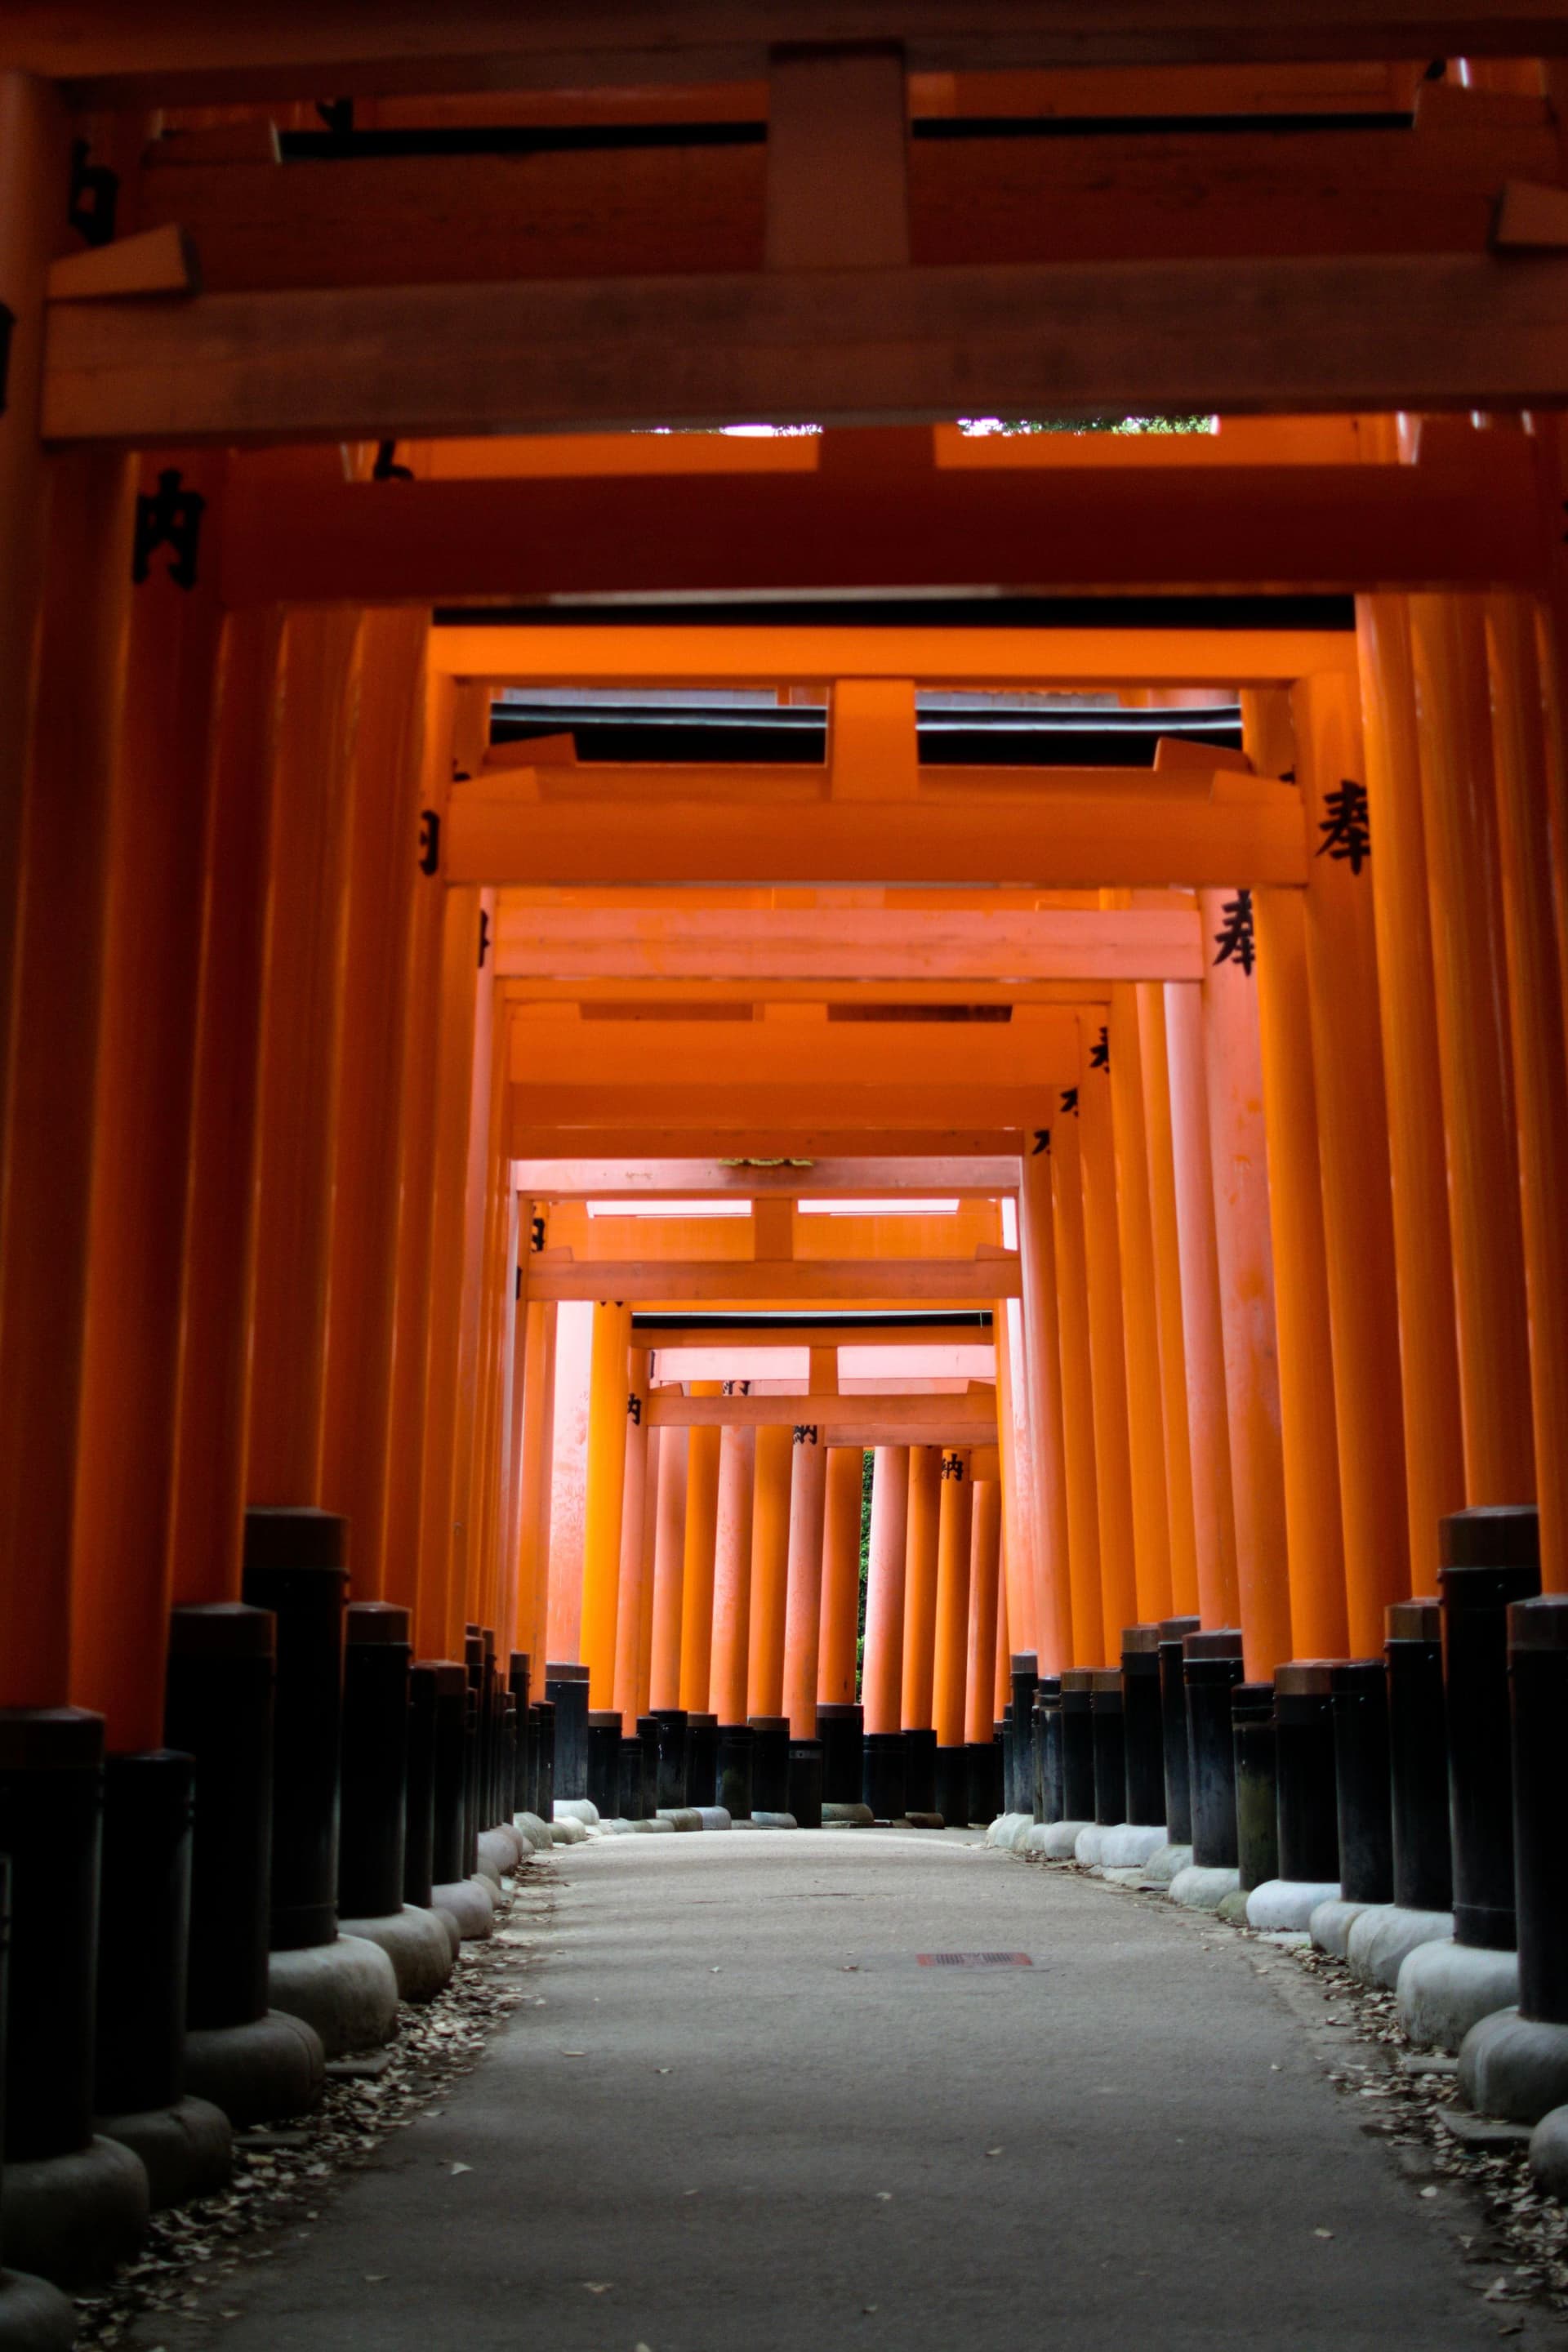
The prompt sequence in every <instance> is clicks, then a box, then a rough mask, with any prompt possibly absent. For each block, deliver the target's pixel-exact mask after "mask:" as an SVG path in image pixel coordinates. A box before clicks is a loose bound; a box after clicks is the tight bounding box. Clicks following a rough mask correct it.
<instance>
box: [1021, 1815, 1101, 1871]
mask: <svg viewBox="0 0 1568 2352" xmlns="http://www.w3.org/2000/svg"><path fill="white" fill-rule="evenodd" d="M1041 1826H1042V1827H1043V1829H1044V1831H1045V1836H1044V1838H1043V1839H1042V1841H1041V1843H1039V1844H1038V1845H1037V1846H1036V1847H1035V1848H1034V1849H1033V1851H1034V1852H1035V1853H1043V1854H1044V1855H1045V1857H1046V1860H1047V1862H1071V1861H1073V1860H1074V1859H1075V1858H1076V1856H1077V1853H1078V1842H1079V1838H1080V1837H1081V1836H1082V1835H1083V1832H1084V1831H1085V1830H1089V1829H1092V1828H1093V1827H1094V1823H1093V1822H1043V1823H1042V1824H1041Z"/></svg>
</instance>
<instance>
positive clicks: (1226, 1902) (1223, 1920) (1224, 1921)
mask: <svg viewBox="0 0 1568 2352" xmlns="http://www.w3.org/2000/svg"><path fill="white" fill-rule="evenodd" d="M1214 1916H1215V1918H1216V1919H1217V1920H1218V1921H1219V1923H1220V1925H1221V1926H1222V1927H1246V1925H1247V1896H1246V1895H1245V1894H1244V1893H1243V1892H1242V1890H1241V1888H1240V1887H1239V1886H1233V1887H1232V1888H1231V1890H1230V1893H1229V1894H1228V1895H1221V1896H1220V1898H1219V1901H1218V1902H1217V1903H1216V1904H1215V1907H1214ZM1299 1940H1300V1942H1301V1943H1303V1944H1304V1943H1305V1942H1306V1940H1307V1938H1306V1937H1305V1936H1302V1937H1300V1939H1299Z"/></svg>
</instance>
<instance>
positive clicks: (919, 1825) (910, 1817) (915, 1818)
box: [899, 1813, 947, 1830]
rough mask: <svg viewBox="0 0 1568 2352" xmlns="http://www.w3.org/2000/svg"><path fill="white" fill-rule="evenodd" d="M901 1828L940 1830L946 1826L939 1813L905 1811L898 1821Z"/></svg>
mask: <svg viewBox="0 0 1568 2352" xmlns="http://www.w3.org/2000/svg"><path fill="white" fill-rule="evenodd" d="M899 1827H900V1829H901V1830H941V1829H945V1828H946V1827H947V1823H946V1822H944V1821H943V1820H942V1815H941V1814H940V1813H905V1814H904V1815H903V1817H902V1818H901V1820H900V1822H899Z"/></svg>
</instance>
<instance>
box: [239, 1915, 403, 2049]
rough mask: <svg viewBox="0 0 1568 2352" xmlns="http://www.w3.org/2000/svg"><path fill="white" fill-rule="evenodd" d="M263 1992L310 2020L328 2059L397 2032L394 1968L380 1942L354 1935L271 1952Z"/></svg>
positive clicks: (380, 2041) (378, 2045)
mask: <svg viewBox="0 0 1568 2352" xmlns="http://www.w3.org/2000/svg"><path fill="white" fill-rule="evenodd" d="M267 1997H268V2000H269V2001H270V2002H271V2004H272V2007H273V2008H274V2009H286V2010H287V2011H289V2015H290V2016H291V2017H302V2018H303V2019H304V2020H305V2022H306V2023H307V2025H313V2026H314V2027H315V2029H316V2032H318V2033H319V2034H320V2035H321V2047H322V2049H323V2050H324V2051H325V2052H326V2053H327V2055H328V2057H329V2058H346V2057H347V2056H348V2055H349V2053H350V2052H351V2051H353V2050H379V2049H380V2048H381V2046H382V2044H383V2043H384V2042H390V2041H391V2039H392V2037H393V2035H394V2034H395V2032H396V2031H397V1972H396V1970H395V1969H394V1967H393V1965H392V1962H391V1961H390V1960H389V1959H388V1958H387V1957H386V1954H385V1953H384V1951H383V1950H382V1948H381V1946H380V1945H379V1944H367V1943H366V1942H365V1941H364V1940H363V1937H359V1936H342V1935H341V1936H339V1937H338V1939H337V1941H336V1943H333V1944H310V1945H307V1946H306V1948H305V1949H304V1950H303V1951H300V1952H274V1953H272V1954H271V1955H270V1957H269V1958H268V1963H267Z"/></svg>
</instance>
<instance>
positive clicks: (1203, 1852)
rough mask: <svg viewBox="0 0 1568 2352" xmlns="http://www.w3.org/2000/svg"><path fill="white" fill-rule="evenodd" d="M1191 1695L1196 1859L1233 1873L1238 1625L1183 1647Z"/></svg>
mask: <svg viewBox="0 0 1568 2352" xmlns="http://www.w3.org/2000/svg"><path fill="white" fill-rule="evenodd" d="M1182 1675H1183V1680H1184V1683H1185V1685H1186V1693H1187V1777H1188V1787H1189V1790H1190V1796H1191V1803H1192V1811H1193V1838H1192V1845H1193V1860H1194V1863H1195V1864H1197V1865H1198V1866H1199V1868H1201V1869H1205V1870H1234V1869H1235V1868H1236V1866H1237V1844H1236V1742H1235V1738H1234V1737H1233V1734H1232V1728H1231V1719H1230V1695H1231V1692H1232V1690H1233V1689H1234V1687H1235V1685H1237V1683H1238V1682H1239V1681H1240V1680H1241V1676H1242V1663H1241V1634H1240V1632H1239V1630H1238V1628H1237V1627H1236V1626H1234V1625H1223V1626H1217V1627H1215V1629H1214V1631H1213V1632H1209V1633H1189V1634H1188V1635H1187V1636H1186V1638H1185V1639H1184V1642H1183V1643H1182Z"/></svg>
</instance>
